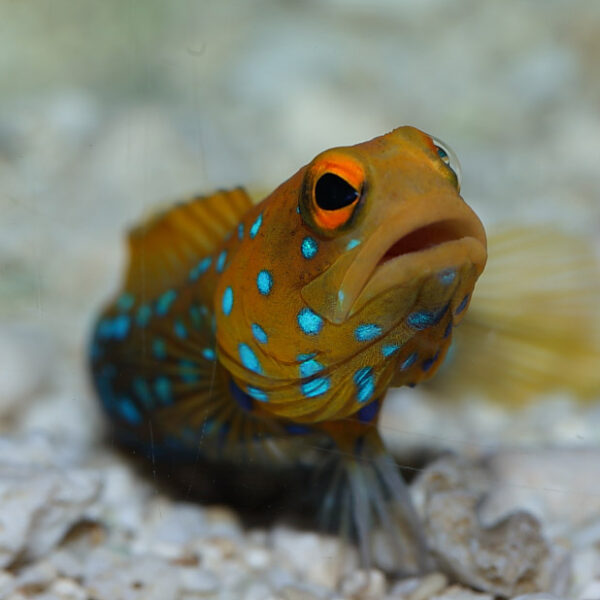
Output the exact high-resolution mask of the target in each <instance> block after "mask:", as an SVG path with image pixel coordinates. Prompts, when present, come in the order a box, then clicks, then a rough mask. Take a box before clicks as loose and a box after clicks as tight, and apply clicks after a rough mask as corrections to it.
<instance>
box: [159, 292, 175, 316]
mask: <svg viewBox="0 0 600 600" xmlns="http://www.w3.org/2000/svg"><path fill="white" fill-rule="evenodd" d="M175 298H177V292H176V291H175V290H167V291H166V292H165V293H164V294H163V295H162V296H160V297H159V298H158V300H157V301H156V314H157V315H158V316H159V317H164V316H165V315H166V314H167V313H168V312H169V309H170V308H171V305H172V304H173V302H175Z"/></svg>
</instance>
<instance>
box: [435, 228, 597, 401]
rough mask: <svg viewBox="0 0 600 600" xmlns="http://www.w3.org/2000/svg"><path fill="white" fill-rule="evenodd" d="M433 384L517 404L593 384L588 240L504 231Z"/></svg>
mask: <svg viewBox="0 0 600 600" xmlns="http://www.w3.org/2000/svg"><path fill="white" fill-rule="evenodd" d="M488 246H489V260H488V264H487V267H486V270H485V272H484V273H483V275H482V276H481V278H480V280H479V282H478V284H477V289H476V291H475V293H474V294H473V300H472V303H471V307H470V309H469V313H468V314H467V316H466V317H465V319H464V321H463V323H462V324H461V326H460V327H459V328H458V329H457V330H456V332H455V339H454V346H453V348H452V350H451V353H450V357H449V360H448V361H447V364H446V365H444V367H443V368H442V369H441V370H440V373H439V375H438V377H437V378H436V379H435V380H434V382H433V383H432V385H433V386H435V387H436V388H439V389H441V390H443V392H444V395H447V394H451V393H452V392H455V393H464V391H465V388H466V387H476V388H478V389H480V390H481V391H483V392H484V393H485V394H486V395H489V396H491V397H493V398H497V399H500V400H502V401H503V402H510V403H512V404H515V405H516V404H521V403H523V402H525V401H526V400H527V399H528V398H530V397H532V396H534V395H535V394H539V393H543V392H548V391H551V390H553V389H565V390H568V391H569V392H571V393H572V394H574V395H576V396H578V397H580V398H589V397H591V396H592V395H597V394H598V391H599V390H600V370H599V369H598V365H599V364H600V311H599V310H598V307H599V306H600V261H599V260H598V258H597V257H596V255H595V249H594V247H593V245H592V243H591V241H590V240H586V239H585V238H583V237H581V236H575V235H571V234H567V233H562V232H558V231H555V230H553V229H550V228H546V227H538V228H512V229H504V230H503V231H500V232H498V233H496V234H495V235H492V236H490V238H489V244H488Z"/></svg>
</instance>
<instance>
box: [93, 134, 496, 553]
mask: <svg viewBox="0 0 600 600" xmlns="http://www.w3.org/2000/svg"><path fill="white" fill-rule="evenodd" d="M453 160H454V159H453V158H452V157H451V155H450V151H449V150H448V149H446V148H444V147H443V146H442V145H441V144H440V142H438V141H437V140H435V139H434V138H431V137H430V136H428V135H426V134H424V133H422V132H421V131H419V130H417V129H414V128H411V127H402V128H399V129H396V130H394V131H392V132H390V133H388V134H387V135H384V136H381V137H377V138H375V139H373V140H371V141H368V142H365V143H362V144H358V145H356V146H351V147H343V148H335V149H332V150H327V151H325V152H323V153H321V154H320V155H318V156H317V157H316V158H315V159H314V160H313V161H312V162H311V163H309V164H308V165H306V166H305V167H303V168H302V169H300V170H299V171H298V172H297V173H296V174H295V175H293V176H292V177H291V178H290V179H288V180H287V181H286V182H284V183H283V184H282V185H281V186H279V187H278V188H277V189H276V190H275V191H274V192H273V193H272V194H271V195H269V196H268V197H267V198H265V199H264V200H263V201H262V202H260V203H259V204H258V205H255V206H253V205H252V203H251V201H250V199H249V197H248V196H247V195H246V194H245V193H244V192H243V191H242V190H239V189H238V190H234V191H232V192H221V193H219V194H216V195H213V196H210V197H207V198H200V199H196V200H193V201H191V202H188V203H186V204H183V205H179V206H176V207H175V208H173V209H172V210H170V211H169V212H167V213H165V214H163V215H161V216H159V217H157V218H155V219H153V220H151V221H150V222H149V223H146V224H144V225H142V226H141V227H139V228H137V229H136V230H134V231H133V232H132V233H131V235H130V254H131V258H130V265H129V269H128V273H127V277H126V281H125V284H124V291H123V292H122V293H121V294H120V295H119V297H118V298H117V299H116V300H115V301H114V302H113V303H112V304H111V305H110V306H109V307H108V308H107V309H106V311H105V312H104V313H103V315H102V316H101V318H100V319H99V321H98V323H97V325H96V329H95V334H94V339H93V343H92V350H91V364H92V370H93V374H94V381H95V384H96V387H97V389H98V392H99V395H100V397H101V399H102V401H103V404H104V406H105V408H106V410H107V412H108V413H109V415H110V416H111V417H112V419H113V422H114V423H115V425H116V427H117V430H118V431H119V432H120V434H121V437H122V439H123V440H125V441H126V442H130V443H135V442H136V441H141V442H143V441H144V440H147V439H148V431H149V426H150V428H151V430H152V437H153V440H154V441H155V442H156V443H160V441H161V440H162V441H165V442H170V443H173V444H181V445H184V446H188V447H190V448H198V447H199V448H200V449H201V450H202V449H203V450H205V451H206V452H207V453H211V452H217V453H223V452H226V451H227V450H228V449H233V448H242V449H246V450H247V449H249V448H250V447H251V446H254V445H257V444H262V443H264V440H265V439H269V440H278V439H286V438H289V437H290V436H291V435H294V436H297V434H300V433H302V434H305V435H310V434H312V435H314V436H321V437H322V438H326V439H329V440H333V442H334V443H335V444H336V445H337V446H338V448H340V449H341V450H342V451H343V452H342V453H340V455H341V456H345V458H344V459H343V461H342V462H343V463H344V466H343V469H344V473H345V480H346V482H347V490H348V498H349V500H348V504H349V506H350V509H349V510H350V511H351V513H352V515H353V517H352V518H353V521H354V526H355V528H356V530H357V533H358V536H359V538H360V539H361V541H364V540H365V538H366V537H367V536H368V534H369V531H368V530H369V525H368V523H369V522H370V521H371V517H372V516H373V514H375V513H377V515H376V516H378V517H379V520H381V521H382V522H384V523H385V521H386V519H387V517H386V515H385V514H383V513H382V510H381V506H382V505H384V504H385V505H392V504H394V503H395V504H397V505H400V508H401V511H400V512H401V513H403V518H404V520H405V521H407V522H408V524H407V526H408V529H411V528H412V534H413V537H415V538H416V539H417V543H418V544H419V543H420V544H422V540H420V539H419V533H418V528H416V526H415V523H414V522H412V521H414V514H413V513H412V511H411V509H410V506H407V503H408V500H407V499H406V497H404V495H403V492H401V485H402V484H401V479H400V477H399V476H398V474H397V473H396V472H395V469H394V468H393V466H391V465H392V461H391V460H390V459H389V456H388V455H387V453H386V451H385V448H384V446H383V443H382V442H381V440H380V438H379V435H378V433H377V429H376V423H377V418H378V414H379V409H380V407H381V402H382V400H383V398H384V396H385V393H386V390H387V388H388V387H389V386H390V385H406V384H410V385H412V384H416V383H417V382H419V381H421V380H422V379H425V378H427V377H430V376H431V375H432V374H433V373H434V371H435V370H436V368H437V367H438V365H439V364H440V363H441V361H442V360H443V358H444V355H445V353H446V350H447V348H448V345H449V343H450V340H451V337H452V329H453V327H454V326H455V325H456V324H457V323H458V322H459V321H460V319H461V318H462V316H463V315H464V313H465V309H466V308H467V305H468V303H469V300H470V296H471V292H472V290H473V286H474V284H475V281H476V280H477V277H478V276H479V274H480V273H481V272H482V270H483V268H484V265H485V261H486V240H485V233H484V230H483V227H482V225H481V223H480V222H479V220H478V219H477V217H476V216H475V214H474V213H473V212H472V210H471V209H470V208H469V207H468V206H467V205H466V204H465V203H464V201H463V200H462V198H461V197H460V194H459V181H458V167H457V166H456V165H455V164H454V162H453ZM243 453H244V450H242V454H243ZM365 457H368V458H369V459H371V460H370V461H364V460H362V459H364V458H365ZM359 459H360V460H359ZM365 465H366V466H365ZM369 469H370V471H369ZM365 486H366V488H365ZM365 489H368V492H367V491H365ZM361 490H362V491H361ZM401 496H402V497H401ZM382 501H383V504H382ZM362 546H363V549H364V547H366V545H365V544H362ZM364 554H366V551H364V552H363V555H364Z"/></svg>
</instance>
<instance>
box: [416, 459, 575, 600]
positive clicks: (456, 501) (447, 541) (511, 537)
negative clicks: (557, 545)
mask: <svg viewBox="0 0 600 600" xmlns="http://www.w3.org/2000/svg"><path fill="white" fill-rule="evenodd" d="M478 471H480V469H477V468H473V465H468V464H467V463H465V462H464V461H461V460H459V459H455V458H450V457H449V458H445V459H441V460H439V461H437V462H435V463H434V464H432V465H430V466H429V467H427V468H426V469H425V471H424V472H423V473H422V474H421V475H420V477H419V478H418V480H417V482H416V483H415V487H416V488H417V492H418V493H417V497H420V498H421V499H422V504H421V505H420V509H421V511H422V518H423V522H424V526H425V531H426V535H427V539H428V542H429V545H430V548H431V551H432V553H433V555H434V556H435V558H436V560H437V561H438V563H439V564H440V566H441V567H442V568H443V570H444V571H445V572H447V573H448V574H450V575H451V576H452V577H454V578H456V579H457V580H458V581H460V582H462V583H464V584H467V585H470V586H473V587H475V588H478V589H481V590H484V591H486V592H489V593H492V594H494V595H501V596H511V595H515V594H523V593H527V592H537V591H542V590H547V591H553V590H554V589H555V585H556V582H555V579H554V576H555V573H556V571H557V570H558V569H559V567H560V566H562V565H561V562H564V556H561V553H560V552H555V551H553V549H552V548H551V546H550V544H549V543H548V542H547V541H546V539H545V538H544V536H543V535H542V532H541V526H540V523H539V521H538V520H537V519H536V518H535V517H533V516H532V515H531V514H529V513H526V512H523V511H521V512H514V513H512V514H510V515H508V516H505V517H503V518H502V519H501V520H499V521H497V522H496V523H494V524H492V525H489V526H486V525H484V524H482V522H481V520H480V517H479V515H478V511H477V509H478V506H479V504H480V502H481V499H482V491H481V489H477V488H478V485H477V483H478V482H477V478H476V477H475V478H474V477H473V475H471V476H470V477H469V476H466V475H465V473H469V472H470V473H472V474H473V473H477V472H478ZM469 479H471V481H469ZM479 487H480V486H479Z"/></svg>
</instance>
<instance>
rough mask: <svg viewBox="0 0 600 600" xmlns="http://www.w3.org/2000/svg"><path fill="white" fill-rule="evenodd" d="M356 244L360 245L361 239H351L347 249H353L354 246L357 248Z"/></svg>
mask: <svg viewBox="0 0 600 600" xmlns="http://www.w3.org/2000/svg"><path fill="white" fill-rule="evenodd" d="M356 246H360V240H350V241H349V242H348V243H347V244H346V250H352V249H353V248H356Z"/></svg>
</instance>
